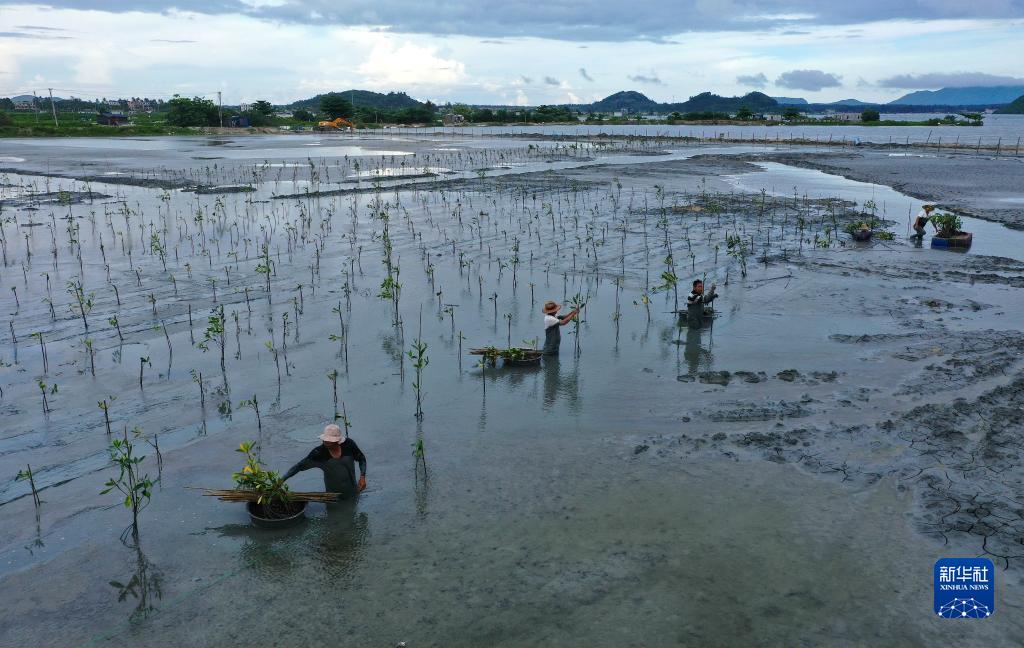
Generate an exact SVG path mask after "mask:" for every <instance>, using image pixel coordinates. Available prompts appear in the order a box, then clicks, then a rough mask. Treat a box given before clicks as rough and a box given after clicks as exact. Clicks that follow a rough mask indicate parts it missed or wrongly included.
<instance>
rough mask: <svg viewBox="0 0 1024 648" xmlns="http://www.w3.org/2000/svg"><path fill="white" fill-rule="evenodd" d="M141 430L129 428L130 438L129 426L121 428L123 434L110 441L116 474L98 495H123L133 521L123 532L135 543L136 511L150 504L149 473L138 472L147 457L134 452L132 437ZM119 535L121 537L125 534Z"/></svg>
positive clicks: (137, 527)
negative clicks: (111, 493) (130, 436)
mask: <svg viewBox="0 0 1024 648" xmlns="http://www.w3.org/2000/svg"><path fill="white" fill-rule="evenodd" d="M141 434H142V430H140V429H139V428H135V429H134V430H132V438H129V437H128V426H125V428H124V437H123V438H121V439H114V440H113V441H112V442H111V443H110V459H111V461H113V462H114V465H115V466H116V467H117V469H118V474H117V476H116V477H112V478H110V479H109V480H108V481H107V483H106V484H104V485H105V486H106V488H105V489H103V490H102V491H100V494H101V495H106V494H107V493H110V492H113V491H115V490H116V491H118V492H120V493H121V494H122V495H124V506H125V508H127V509H130V510H131V512H132V524H131V526H130V527H128V528H127V529H125V534H127V533H128V531H131V534H132V537H133V538H134V539H135V541H136V543H138V540H139V513H141V512H142V510H143V509H144V508H146V506H148V505H149V502H150V498H151V497H152V489H153V481H152V480H151V479H150V478H149V475H144V474H142V472H141V470H140V469H141V464H142V462H143V460H144V459H145V458H146V457H145V456H138V455H136V454H135V444H134V443H132V439H138V438H139V436H140V435H141ZM125 534H122V536H121V538H122V540H124V535H125Z"/></svg>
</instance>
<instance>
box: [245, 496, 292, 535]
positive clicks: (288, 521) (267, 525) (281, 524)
mask: <svg viewBox="0 0 1024 648" xmlns="http://www.w3.org/2000/svg"><path fill="white" fill-rule="evenodd" d="M293 505H294V506H295V507H296V509H297V510H296V512H295V513H292V514H291V515H289V516H287V517H282V518H267V517H263V516H262V515H261V513H262V512H263V511H262V510H261V509H262V507H261V506H260V505H259V504H257V503H256V502H247V503H246V505H245V509H246V510H247V511H249V519H251V520H252V523H253V524H254V525H255V526H258V527H259V528H261V529H287V528H288V527H293V526H295V525H297V524H301V523H302V522H303V521H304V520H305V519H306V502H294V503H293Z"/></svg>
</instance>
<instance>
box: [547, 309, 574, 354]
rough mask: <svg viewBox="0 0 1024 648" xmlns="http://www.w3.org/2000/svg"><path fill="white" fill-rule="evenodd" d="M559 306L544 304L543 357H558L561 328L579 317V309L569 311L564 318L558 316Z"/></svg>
mask: <svg viewBox="0 0 1024 648" xmlns="http://www.w3.org/2000/svg"><path fill="white" fill-rule="evenodd" d="M559 308H560V306H559V305H558V304H556V303H555V302H553V301H548V302H544V355H558V347H559V346H561V344H562V331H561V327H563V326H565V325H566V324H568V323H569V322H571V321H572V320H573V318H574V317H576V316H577V315H579V313H580V311H579V309H576V310H573V311H570V312H569V314H568V315H565V316H564V317H562V316H559V315H558V309H559Z"/></svg>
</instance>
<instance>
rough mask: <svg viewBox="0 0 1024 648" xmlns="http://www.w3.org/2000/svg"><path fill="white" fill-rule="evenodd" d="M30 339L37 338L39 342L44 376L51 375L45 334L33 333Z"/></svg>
mask: <svg viewBox="0 0 1024 648" xmlns="http://www.w3.org/2000/svg"><path fill="white" fill-rule="evenodd" d="M30 337H34V338H37V339H38V340H39V350H40V352H42V356H43V373H44V374H47V373H50V362H49V358H48V357H47V356H46V343H45V342H43V333H42V332H41V331H40V332H36V333H33V334H32V335H31V336H30ZM93 375H95V374H93Z"/></svg>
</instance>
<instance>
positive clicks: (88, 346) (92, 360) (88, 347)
mask: <svg viewBox="0 0 1024 648" xmlns="http://www.w3.org/2000/svg"><path fill="white" fill-rule="evenodd" d="M82 344H83V345H84V346H85V351H86V353H88V354H89V373H91V374H92V377H93V378H95V377H96V352H95V350H94V349H93V346H92V340H90V339H89V338H85V339H84V340H82Z"/></svg>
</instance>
